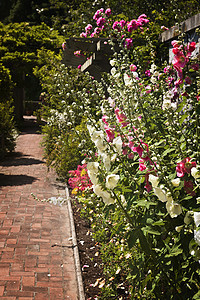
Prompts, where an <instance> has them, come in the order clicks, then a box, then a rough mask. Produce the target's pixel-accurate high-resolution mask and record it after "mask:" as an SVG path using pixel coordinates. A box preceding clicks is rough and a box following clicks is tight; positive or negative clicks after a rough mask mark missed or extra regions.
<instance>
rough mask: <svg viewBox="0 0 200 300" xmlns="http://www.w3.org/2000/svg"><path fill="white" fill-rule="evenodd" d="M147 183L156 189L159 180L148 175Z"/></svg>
mask: <svg viewBox="0 0 200 300" xmlns="http://www.w3.org/2000/svg"><path fill="white" fill-rule="evenodd" d="M149 181H150V182H151V184H152V187H154V188H156V187H157V186H158V183H159V178H158V177H157V176H154V175H153V174H150V175H149Z"/></svg>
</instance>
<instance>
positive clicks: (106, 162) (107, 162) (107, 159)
mask: <svg viewBox="0 0 200 300" xmlns="http://www.w3.org/2000/svg"><path fill="white" fill-rule="evenodd" d="M102 158H103V164H104V167H105V168H106V171H107V172H109V171H110V167H111V164H110V162H111V160H110V155H107V154H106V153H104V154H103V155H102Z"/></svg>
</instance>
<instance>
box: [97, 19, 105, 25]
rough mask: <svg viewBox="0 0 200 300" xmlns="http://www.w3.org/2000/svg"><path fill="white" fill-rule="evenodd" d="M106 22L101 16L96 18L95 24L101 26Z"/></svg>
mask: <svg viewBox="0 0 200 300" xmlns="http://www.w3.org/2000/svg"><path fill="white" fill-rule="evenodd" d="M105 22H106V19H105V18H103V17H100V18H99V19H98V20H97V26H99V27H102V26H103V25H104V24H105Z"/></svg>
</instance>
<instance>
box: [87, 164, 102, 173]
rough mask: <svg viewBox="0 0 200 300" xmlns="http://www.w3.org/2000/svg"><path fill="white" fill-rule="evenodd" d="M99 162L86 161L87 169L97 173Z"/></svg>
mask: <svg viewBox="0 0 200 300" xmlns="http://www.w3.org/2000/svg"><path fill="white" fill-rule="evenodd" d="M98 168H99V163H98V162H97V161H95V162H93V161H91V162H88V163H87V170H88V171H90V172H93V173H98Z"/></svg>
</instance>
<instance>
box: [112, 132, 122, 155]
mask: <svg viewBox="0 0 200 300" xmlns="http://www.w3.org/2000/svg"><path fill="white" fill-rule="evenodd" d="M113 146H115V148H116V150H117V152H118V153H119V154H121V153H122V139H121V136H118V137H116V138H114V140H113Z"/></svg>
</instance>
